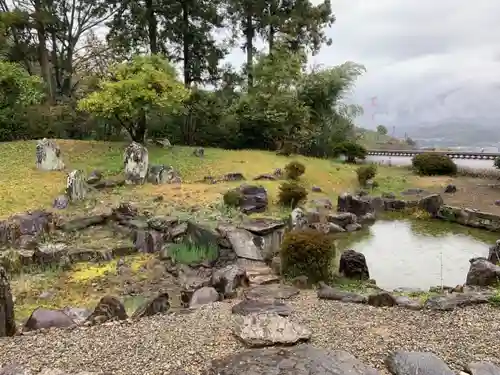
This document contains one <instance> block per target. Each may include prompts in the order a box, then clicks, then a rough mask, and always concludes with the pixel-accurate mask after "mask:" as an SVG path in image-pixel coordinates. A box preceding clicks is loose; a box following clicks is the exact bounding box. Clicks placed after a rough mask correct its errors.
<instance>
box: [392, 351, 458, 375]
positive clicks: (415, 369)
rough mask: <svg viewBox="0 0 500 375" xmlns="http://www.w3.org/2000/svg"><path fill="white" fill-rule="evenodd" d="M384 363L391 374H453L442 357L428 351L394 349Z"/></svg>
mask: <svg viewBox="0 0 500 375" xmlns="http://www.w3.org/2000/svg"><path fill="white" fill-rule="evenodd" d="M385 364H386V366H387V368H388V369H389V371H390V372H391V374H393V375H454V372H453V371H451V369H450V368H449V367H448V365H447V364H446V363H445V362H444V361H443V360H442V359H440V358H438V357H437V356H436V355H434V354H432V353H430V352H405V351H396V352H394V353H392V354H390V355H389V356H388V357H387V358H386V360H385Z"/></svg>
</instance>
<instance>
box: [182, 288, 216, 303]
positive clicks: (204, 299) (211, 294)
mask: <svg viewBox="0 0 500 375" xmlns="http://www.w3.org/2000/svg"><path fill="white" fill-rule="evenodd" d="M220 297H221V296H220V295H219V293H218V292H217V290H215V288H212V287H210V286H204V287H202V288H200V289H198V290H196V291H195V292H194V293H193V295H192V296H191V301H189V307H190V308H197V307H200V306H202V305H208V304H209V303H214V302H217V301H219V300H220Z"/></svg>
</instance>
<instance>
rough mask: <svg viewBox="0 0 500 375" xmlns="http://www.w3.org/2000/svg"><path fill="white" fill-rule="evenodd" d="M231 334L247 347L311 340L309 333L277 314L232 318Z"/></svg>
mask: <svg viewBox="0 0 500 375" xmlns="http://www.w3.org/2000/svg"><path fill="white" fill-rule="evenodd" d="M233 334H234V335H235V336H236V337H237V338H238V339H240V340H241V341H242V342H243V343H244V344H245V345H247V346H249V347H263V346H272V345H293V344H296V343H298V342H299V341H307V340H309V339H310V338H311V334H312V333H311V331H310V330H309V329H308V328H305V327H303V326H301V325H299V324H297V323H294V322H292V321H290V320H288V319H287V318H284V317H282V316H279V315H278V314H270V313H259V314H249V315H244V316H242V315H238V316H236V317H235V318H234V326H233Z"/></svg>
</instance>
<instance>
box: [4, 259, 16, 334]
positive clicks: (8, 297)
mask: <svg viewBox="0 0 500 375" xmlns="http://www.w3.org/2000/svg"><path fill="white" fill-rule="evenodd" d="M15 334H16V323H15V321H14V302H13V301H12V293H11V291H10V283H9V279H8V278H7V272H6V271H5V269H4V268H3V267H2V266H0V337H4V336H14V335H15Z"/></svg>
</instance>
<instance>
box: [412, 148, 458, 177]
mask: <svg viewBox="0 0 500 375" xmlns="http://www.w3.org/2000/svg"><path fill="white" fill-rule="evenodd" d="M412 165H413V169H414V170H415V171H416V172H417V173H418V174H419V175H423V176H446V175H455V174H456V173H457V165H456V164H455V163H454V162H453V160H451V158H450V157H449V156H446V155H442V154H437V153H432V152H429V153H427V152H426V153H424V154H418V155H415V156H414V157H413V159H412Z"/></svg>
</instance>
